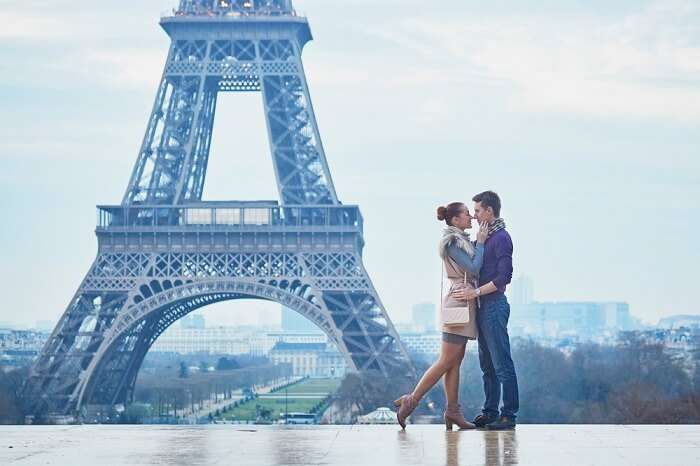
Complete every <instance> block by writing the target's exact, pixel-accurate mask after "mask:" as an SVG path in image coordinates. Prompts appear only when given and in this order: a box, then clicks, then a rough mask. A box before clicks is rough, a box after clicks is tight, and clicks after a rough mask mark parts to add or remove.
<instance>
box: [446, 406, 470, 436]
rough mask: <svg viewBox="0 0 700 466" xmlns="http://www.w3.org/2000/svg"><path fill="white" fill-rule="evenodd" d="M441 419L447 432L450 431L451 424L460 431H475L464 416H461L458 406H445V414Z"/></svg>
mask: <svg viewBox="0 0 700 466" xmlns="http://www.w3.org/2000/svg"><path fill="white" fill-rule="evenodd" d="M442 417H443V419H444V420H445V427H446V428H447V430H452V425H453V424H457V427H459V429H460V430H465V429H476V426H475V425H474V424H472V423H471V422H469V421H467V420H466V419H464V414H462V407H461V406H460V405H457V406H450V405H447V409H446V410H445V414H443V416H442Z"/></svg>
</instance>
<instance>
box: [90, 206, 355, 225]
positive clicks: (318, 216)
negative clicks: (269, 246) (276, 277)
mask: <svg viewBox="0 0 700 466" xmlns="http://www.w3.org/2000/svg"><path fill="white" fill-rule="evenodd" d="M97 216H98V218H97V228H98V230H100V229H101V230H106V229H110V228H129V227H134V228H138V227H144V228H149V227H151V228H153V227H187V228H198V227H199V228H207V227H208V228H211V227H221V228H227V227H228V228H243V227H256V226H257V227H261V226H279V227H291V228H295V227H346V228H350V229H354V230H359V231H362V226H363V219H362V215H361V214H360V210H359V208H358V207H357V206H345V205H333V206H329V205H318V206H299V205H289V206H287V205H266V204H245V205H241V204H240V203H216V204H208V203H202V204H188V205H179V206H145V205H138V206H98V207H97Z"/></svg>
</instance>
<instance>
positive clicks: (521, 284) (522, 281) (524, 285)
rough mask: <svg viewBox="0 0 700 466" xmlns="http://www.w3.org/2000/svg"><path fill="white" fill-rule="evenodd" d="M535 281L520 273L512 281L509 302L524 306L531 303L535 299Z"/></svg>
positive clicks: (509, 289)
mask: <svg viewBox="0 0 700 466" xmlns="http://www.w3.org/2000/svg"><path fill="white" fill-rule="evenodd" d="M534 290H535V287H534V283H533V282H532V279H531V278H530V277H528V276H526V275H520V276H518V277H517V278H514V279H513V280H512V281H511V284H510V287H509V288H508V292H509V294H510V296H509V300H508V301H509V302H510V304H512V305H516V306H522V305H527V304H531V303H532V302H533V301H534V292H535V291H534Z"/></svg>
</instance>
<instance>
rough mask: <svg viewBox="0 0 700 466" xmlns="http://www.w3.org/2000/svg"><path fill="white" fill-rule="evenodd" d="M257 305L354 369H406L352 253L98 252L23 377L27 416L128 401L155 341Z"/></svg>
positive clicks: (394, 337) (401, 352) (399, 348)
mask: <svg viewBox="0 0 700 466" xmlns="http://www.w3.org/2000/svg"><path fill="white" fill-rule="evenodd" d="M243 298H257V299H264V300H270V301H276V302H279V303H280V304H283V305H285V306H287V307H289V308H292V309H295V310H296V311H298V312H299V313H301V314H302V315H304V316H305V317H307V318H308V319H310V320H311V321H312V322H314V323H315V324H316V325H317V326H318V327H319V328H320V329H322V330H323V331H324V332H325V333H326V335H328V337H329V338H330V339H331V341H333V342H334V343H335V344H336V345H337V346H338V348H339V350H340V351H341V352H342V353H343V354H344V355H345V356H346V361H347V363H348V365H349V367H350V368H351V369H353V370H357V371H363V370H372V369H375V370H379V371H382V372H385V373H388V372H391V371H392V368H397V367H401V366H404V367H408V364H409V363H408V357H407V354H406V353H405V349H404V348H403V346H402V345H401V344H400V342H398V341H397V335H396V332H395V330H394V329H393V326H392V325H391V323H390V321H389V319H388V316H387V314H386V312H385V311H384V309H383V307H382V305H381V302H380V301H379V298H378V296H377V294H376V291H375V290H374V289H373V287H372V285H371V282H370V280H369V277H368V276H367V272H366V271H365V269H364V267H363V266H362V262H361V259H360V257H359V256H358V255H356V254H354V253H341V252H337V253H325V252H324V253H309V254H303V253H298V254H289V253H209V252H207V253H172V252H169V253H160V254H155V253H154V254H146V253H118V254H115V253H103V254H100V255H99V256H98V258H97V259H96V261H95V263H94V265H93V267H92V268H91V270H90V272H89V273H88V276H87V277H86V278H85V280H84V282H83V284H82V286H81V289H80V290H79V292H78V294H77V297H76V298H75V300H74V302H73V303H72V304H71V306H69V309H68V310H67V311H66V313H65V315H64V317H63V318H62V319H61V323H60V324H59V326H58V327H57V329H56V330H55V331H54V334H53V335H52V336H51V339H50V340H49V343H48V344H47V346H46V348H45V349H44V351H43V352H42V354H41V356H40V359H39V362H38V363H37V364H36V365H35V367H34V368H33V372H32V383H33V386H34V387H35V393H34V396H36V397H37V398H36V399H37V400H40V401H41V402H40V403H39V404H37V406H36V407H35V409H40V408H41V407H42V405H43V407H44V408H46V409H49V410H50V411H51V412H53V413H62V414H69V413H71V412H74V411H75V410H76V409H78V408H79V407H80V406H81V405H85V404H101V405H109V404H116V403H125V402H128V401H130V397H131V394H132V392H133V386H134V383H135V380H136V375H137V372H138V369H139V367H140V365H141V362H142V361H143V358H144V356H145V354H146V352H147V351H148V349H149V348H150V346H151V345H152V344H153V343H154V342H155V340H156V339H157V338H158V336H159V335H160V334H161V333H162V332H163V331H165V330H166V329H167V328H168V326H170V325H171V324H172V323H173V322H175V321H177V320H178V319H180V318H181V317H183V316H184V315H186V314H188V313H190V312H192V311H194V310H196V309H199V308H201V307H204V306H206V305H209V304H212V303H214V302H219V301H225V300H234V299H243Z"/></svg>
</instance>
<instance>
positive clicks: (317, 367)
mask: <svg viewBox="0 0 700 466" xmlns="http://www.w3.org/2000/svg"><path fill="white" fill-rule="evenodd" d="M268 357H269V358H270V361H272V363H273V364H291V365H292V375H294V376H310V377H330V378H336V377H343V376H345V373H346V372H347V364H346V362H345V359H344V358H343V355H342V354H341V353H340V352H339V351H338V350H337V349H336V348H335V346H334V345H333V344H330V343H290V342H286V341H279V342H277V343H276V344H275V345H274V346H273V347H272V349H271V350H270V352H269V354H268Z"/></svg>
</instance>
